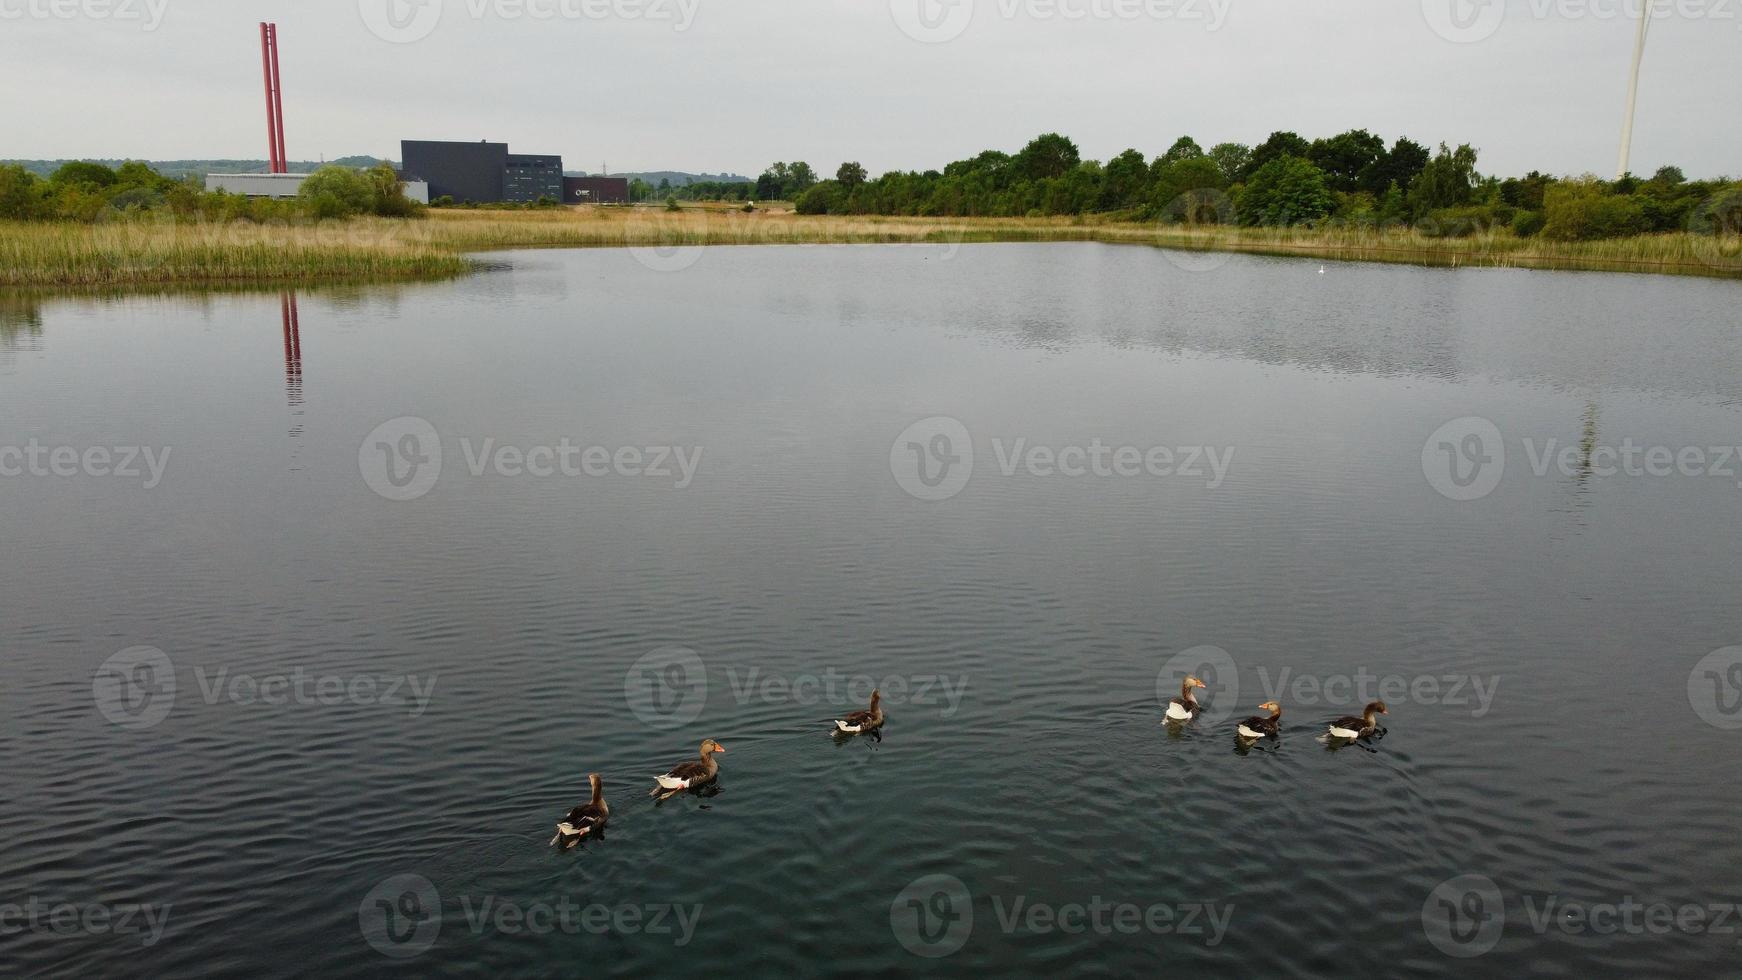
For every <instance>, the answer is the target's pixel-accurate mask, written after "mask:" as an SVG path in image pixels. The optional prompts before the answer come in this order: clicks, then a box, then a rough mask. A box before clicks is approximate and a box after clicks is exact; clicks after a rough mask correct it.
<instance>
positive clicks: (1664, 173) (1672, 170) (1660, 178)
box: [1651, 166, 1688, 186]
mask: <svg viewBox="0 0 1742 980" xmlns="http://www.w3.org/2000/svg"><path fill="white" fill-rule="evenodd" d="M1687 179H1688V178H1687V175H1686V174H1683V173H1682V168H1680V167H1675V166H1665V167H1658V168H1657V173H1655V174H1652V175H1651V182H1652V183H1654V184H1669V185H1672V186H1673V185H1675V184H1680V183H1684V182H1685V181H1686V180H1687Z"/></svg>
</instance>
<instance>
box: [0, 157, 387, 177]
mask: <svg viewBox="0 0 1742 980" xmlns="http://www.w3.org/2000/svg"><path fill="white" fill-rule="evenodd" d="M66 162H68V161H66V160H0V163H16V164H18V165H20V166H22V167H23V168H24V169H26V170H28V171H30V172H31V173H34V174H36V175H37V176H39V177H47V176H48V175H50V174H52V173H54V172H55V171H56V170H58V169H59V168H60V165H61V164H63V163H66ZM88 162H90V163H100V164H103V165H104V166H106V167H119V166H120V165H122V164H123V163H126V162H127V161H126V160H90V161H88ZM145 162H146V163H149V164H151V168H152V169H153V170H156V171H157V172H158V173H160V174H162V175H164V176H165V177H173V178H177V179H180V178H182V177H186V176H188V175H190V174H191V175H193V176H195V177H204V176H205V175H206V174H247V173H261V174H263V173H265V172H266V168H267V163H266V161H265V160H147V161H145ZM326 162H327V163H336V164H338V165H340V166H342V167H373V166H375V165H376V164H377V163H381V162H382V161H381V160H380V159H379V158H377V157H370V156H355V157H340V158H338V159H337V160H328V161H326ZM387 162H388V163H392V162H393V161H391V160H389V161H387ZM320 166H321V163H320V162H319V161H314V160H302V161H297V160H292V161H291V162H290V170H291V172H292V173H299V174H305V173H309V172H310V171H312V170H314V169H316V168H317V167H320Z"/></svg>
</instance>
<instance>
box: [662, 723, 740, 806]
mask: <svg viewBox="0 0 1742 980" xmlns="http://www.w3.org/2000/svg"><path fill="white" fill-rule="evenodd" d="M725 751H726V747H725V746H724V745H721V744H720V743H719V742H716V741H714V740H713V739H711V738H710V739H708V740H707V741H705V742H703V743H702V757H701V758H700V759H691V760H690V761H689V762H680V763H678V764H677V765H675V766H672V767H671V771H670V772H667V773H666V774H665V775H663V776H655V777H653V778H654V780H655V781H657V782H658V783H659V785H657V786H655V787H653V792H651V793H649V794H647V795H649V796H654V797H658V798H659V799H662V800H664V799H669V798H671V797H673V796H676V795H677V794H679V793H682V792H683V791H685V790H689V789H697V788H699V787H702V786H706V785H708V784H709V783H711V782H713V781H714V779H715V778H716V777H718V776H719V775H720V764H719V763H718V762H715V761H714V754H715V753H716V752H720V753H723V752H725Z"/></svg>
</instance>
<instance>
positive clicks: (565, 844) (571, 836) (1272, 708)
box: [550, 677, 1390, 848]
mask: <svg viewBox="0 0 1742 980" xmlns="http://www.w3.org/2000/svg"><path fill="white" fill-rule="evenodd" d="M1207 687H1208V685H1206V684H1205V683H1204V682H1203V681H1201V680H1199V679H1198V678H1196V677H1187V678H1186V679H1185V683H1183V684H1182V685H1181V686H1180V692H1179V697H1177V698H1173V699H1172V700H1170V701H1168V703H1167V712H1166V721H1167V723H1168V724H1170V725H1184V724H1186V723H1187V722H1190V721H1194V720H1196V718H1197V717H1198V715H1199V714H1201V713H1202V712H1203V705H1201V704H1199V703H1198V698H1197V692H1198V691H1199V690H1202V689H1205V688H1207ZM1258 710H1260V711H1267V712H1269V714H1268V715H1254V716H1253V717H1251V718H1248V719H1246V720H1245V721H1243V722H1240V723H1239V725H1237V726H1236V728H1235V731H1237V732H1238V733H1239V737H1240V739H1241V741H1242V742H1247V743H1252V742H1257V741H1259V740H1261V739H1275V738H1280V737H1281V735H1282V705H1280V704H1277V703H1276V702H1275V701H1266V702H1264V703H1263V704H1261V705H1259V706H1258ZM1384 714H1390V712H1388V711H1386V710H1385V702H1384V701H1375V702H1373V703H1372V704H1369V705H1368V706H1367V708H1366V710H1365V711H1363V712H1362V713H1361V714H1360V715H1359V716H1356V715H1350V716H1347V717H1343V718H1338V719H1337V720H1335V721H1333V722H1331V723H1330V725H1329V726H1327V727H1326V729H1325V732H1324V734H1322V735H1320V736H1319V739H1320V740H1321V741H1327V742H1332V741H1335V742H1364V741H1366V740H1368V739H1371V738H1373V737H1374V736H1376V735H1377V736H1383V735H1384V733H1385V730H1384V729H1383V728H1380V727H1379V719H1378V716H1379V715H1384ZM883 721H884V718H883V693H882V692H881V691H872V692H871V706H870V707H869V708H867V709H865V710H863V711H854V712H851V713H850V714H848V715H847V716H846V717H845V718H838V719H836V720H835V729H834V732H833V733H832V734H833V735H834V736H835V737H836V738H852V737H854V736H856V735H861V734H865V735H872V736H877V735H878V734H879V733H880V732H881V730H882V728H883ZM725 752H726V747H725V746H724V745H721V744H720V743H719V742H717V741H715V740H714V739H711V738H710V739H707V740H706V741H704V742H702V748H701V756H700V758H696V759H690V760H687V761H685V762H680V763H678V764H677V765H675V766H672V767H671V768H670V769H669V770H667V771H666V772H664V773H661V774H660V775H658V776H655V777H653V783H654V785H653V790H652V792H650V793H649V794H648V795H649V796H651V797H653V798H654V800H655V801H657V802H664V801H666V800H668V799H670V798H672V797H673V796H676V795H678V794H679V793H692V792H700V791H702V790H705V789H707V788H708V787H710V786H712V785H713V784H714V781H715V780H717V779H719V777H720V763H719V761H718V760H716V759H715V758H714V757H715V756H716V755H724V754H725ZM587 780H588V781H589V782H590V783H592V786H593V797H592V799H591V800H590V801H588V802H586V803H583V804H581V805H580V806H577V807H575V808H574V809H572V810H570V811H569V812H568V815H567V816H565V817H563V819H562V821H561V822H560V823H558V824H557V825H556V836H554V837H552V838H551V839H550V842H551V844H552V846H556V847H562V848H570V847H573V846H575V845H576V844H578V843H580V842H581V841H583V840H585V839H586V838H587V837H589V836H597V835H598V833H599V832H600V831H601V830H603V829H604V828H605V824H606V823H607V822H608V821H609V820H610V819H611V807H610V805H609V804H607V803H606V802H605V781H604V780H603V779H601V778H600V777H599V774H598V773H596V772H595V773H591V774H590V775H588V776H587Z"/></svg>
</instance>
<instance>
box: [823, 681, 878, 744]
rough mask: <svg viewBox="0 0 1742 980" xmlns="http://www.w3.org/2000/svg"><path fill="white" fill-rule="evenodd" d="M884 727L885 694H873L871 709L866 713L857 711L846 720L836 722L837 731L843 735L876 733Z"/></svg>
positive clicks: (841, 719)
mask: <svg viewBox="0 0 1742 980" xmlns="http://www.w3.org/2000/svg"><path fill="white" fill-rule="evenodd" d="M882 727H883V692H882V691H872V692H871V707H870V709H869V710H866V711H855V712H852V713H851V714H849V715H847V717H846V718H837V719H836V720H835V730H836V731H837V732H840V733H841V734H843V735H857V734H859V733H860V732H874V731H876V730H877V729H879V728H882Z"/></svg>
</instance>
